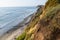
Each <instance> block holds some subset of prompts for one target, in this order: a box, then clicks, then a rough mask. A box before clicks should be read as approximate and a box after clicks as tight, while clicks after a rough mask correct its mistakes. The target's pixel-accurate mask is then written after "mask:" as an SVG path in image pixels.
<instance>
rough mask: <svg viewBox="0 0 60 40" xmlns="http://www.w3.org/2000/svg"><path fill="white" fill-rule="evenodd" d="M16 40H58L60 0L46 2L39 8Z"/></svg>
mask: <svg viewBox="0 0 60 40" xmlns="http://www.w3.org/2000/svg"><path fill="white" fill-rule="evenodd" d="M17 40H60V0H48V1H47V2H46V5H45V7H41V8H39V9H38V12H37V13H36V14H35V16H34V17H32V20H31V22H30V23H29V25H28V27H27V28H26V30H25V31H24V32H23V34H22V35H20V36H19V37H18V38H17Z"/></svg>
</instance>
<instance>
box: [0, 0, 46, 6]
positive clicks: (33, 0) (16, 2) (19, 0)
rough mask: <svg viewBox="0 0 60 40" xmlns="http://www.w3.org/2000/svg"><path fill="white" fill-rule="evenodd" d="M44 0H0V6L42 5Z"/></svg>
mask: <svg viewBox="0 0 60 40" xmlns="http://www.w3.org/2000/svg"><path fill="white" fill-rule="evenodd" d="M45 2H46V0H0V7H17V6H18V7H19V6H37V5H44V4H45Z"/></svg>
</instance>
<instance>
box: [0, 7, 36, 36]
mask: <svg viewBox="0 0 60 40" xmlns="http://www.w3.org/2000/svg"><path fill="white" fill-rule="evenodd" d="M36 10H37V8H36V7H0V35H2V34H4V33H5V32H7V31H8V30H10V29H11V28H13V27H14V26H16V25H17V24H18V23H20V22H21V21H23V19H24V18H26V17H28V16H29V15H31V14H33V13H34V12H36Z"/></svg>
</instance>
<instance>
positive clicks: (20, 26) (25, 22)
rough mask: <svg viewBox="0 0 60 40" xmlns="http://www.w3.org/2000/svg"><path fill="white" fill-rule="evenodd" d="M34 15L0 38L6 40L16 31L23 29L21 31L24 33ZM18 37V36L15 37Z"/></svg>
mask: <svg viewBox="0 0 60 40" xmlns="http://www.w3.org/2000/svg"><path fill="white" fill-rule="evenodd" d="M33 15H34V13H33V14H31V15H29V16H28V17H26V18H24V20H23V21H22V22H20V23H19V24H18V25H16V26H14V27H13V28H12V29H10V30H8V31H7V32H6V33H4V34H3V35H2V36H0V39H1V40H3V39H4V40H5V39H6V38H7V37H8V36H9V35H11V34H13V33H14V31H16V30H18V29H21V30H20V31H21V32H23V30H24V28H26V26H27V25H28V24H29V22H30V19H31V17H32V16H33ZM19 34H21V33H19ZM15 36H16V35H15Z"/></svg>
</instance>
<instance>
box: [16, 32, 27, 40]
mask: <svg viewBox="0 0 60 40" xmlns="http://www.w3.org/2000/svg"><path fill="white" fill-rule="evenodd" d="M25 36H26V33H25V32H24V33H22V34H21V35H20V36H18V37H17V38H16V40H24V38H25Z"/></svg>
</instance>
